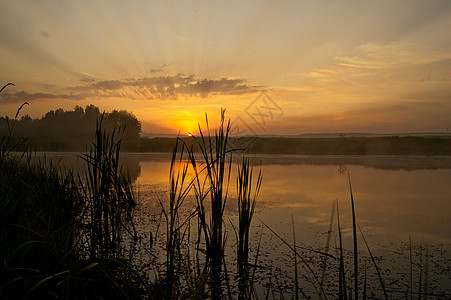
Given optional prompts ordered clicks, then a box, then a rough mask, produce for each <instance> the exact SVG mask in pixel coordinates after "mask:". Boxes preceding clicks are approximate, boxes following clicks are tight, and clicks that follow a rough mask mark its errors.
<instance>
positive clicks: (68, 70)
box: [0, 0, 451, 134]
mask: <svg viewBox="0 0 451 300" xmlns="http://www.w3.org/2000/svg"><path fill="white" fill-rule="evenodd" d="M450 28H451V2H450V1H447V0H443V1H437V0H432V1H420V0H411V1H406V0H404V1H353V0H343V1H316V0H315V1H313V0H306V1H222V2H219V1H148V0H145V1H144V0H143V1H106V0H99V1H25V0H3V1H2V2H1V3H0V40H1V43H0V65H1V70H2V71H1V72H0V77H1V78H0V83H2V84H6V83H7V82H13V83H14V84H15V86H14V87H11V86H10V87H8V88H7V89H6V90H5V91H4V92H3V93H2V94H0V112H1V114H2V115H5V114H8V115H9V116H11V115H14V114H15V111H16V109H17V108H18V106H19V105H20V104H21V103H22V102H24V101H27V102H29V103H30V106H29V107H26V109H25V110H24V113H27V114H29V115H30V116H32V117H39V116H41V115H43V114H45V112H47V111H48V110H50V109H56V108H59V107H61V108H63V109H73V108H74V107H75V105H81V106H85V105H87V104H91V103H92V104H95V105H97V106H99V107H100V108H101V109H102V110H107V111H108V110H112V109H126V110H129V111H131V112H133V113H134V114H135V115H136V116H137V117H138V119H140V120H141V121H142V124H143V131H145V132H151V133H177V132H178V131H180V132H182V133H188V132H190V131H193V130H195V128H196V124H197V122H202V121H203V120H204V113H205V112H207V113H209V115H210V117H211V118H212V119H213V120H215V119H217V117H218V116H219V111H220V108H221V107H226V108H227V115H228V116H229V117H230V118H231V119H232V121H233V122H234V124H235V125H236V128H237V132H241V133H243V134H299V133H308V132H374V133H388V132H418V131H446V130H447V128H449V127H451V121H450V120H451V118H450V116H451V35H450V34H449V29H450Z"/></svg>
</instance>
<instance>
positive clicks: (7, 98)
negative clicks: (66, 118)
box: [0, 91, 85, 103]
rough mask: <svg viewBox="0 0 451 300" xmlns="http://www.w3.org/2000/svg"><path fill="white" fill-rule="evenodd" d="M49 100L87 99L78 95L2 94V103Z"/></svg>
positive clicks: (0, 100)
mask: <svg viewBox="0 0 451 300" xmlns="http://www.w3.org/2000/svg"><path fill="white" fill-rule="evenodd" d="M48 99H65V100H83V99H85V97H84V96H82V95H76V94H49V93H27V92H25V91H21V92H17V93H9V92H3V93H1V94H0V103H21V102H25V101H27V102H32V101H40V100H48Z"/></svg>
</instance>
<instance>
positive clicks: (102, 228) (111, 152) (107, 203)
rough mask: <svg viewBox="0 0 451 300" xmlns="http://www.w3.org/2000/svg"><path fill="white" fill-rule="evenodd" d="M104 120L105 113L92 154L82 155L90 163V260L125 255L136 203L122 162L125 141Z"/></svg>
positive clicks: (88, 209)
mask: <svg viewBox="0 0 451 300" xmlns="http://www.w3.org/2000/svg"><path fill="white" fill-rule="evenodd" d="M102 121H103V115H102V116H101V118H100V120H98V121H97V123H96V132H95V141H94V142H93V143H92V148H91V151H90V153H89V154H84V155H83V156H81V158H82V159H83V160H84V161H85V162H86V164H87V171H86V188H85V189H84V194H85V197H86V199H88V203H87V206H86V212H85V222H86V226H87V227H88V228H89V235H88V239H87V243H88V248H89V253H88V255H89V257H90V259H96V258H98V257H101V258H119V257H121V256H122V249H121V234H122V231H123V229H124V228H127V227H128V226H126V225H125V223H124V222H128V223H129V224H132V219H131V215H130V209H131V207H132V206H133V205H134V204H135V198H134V194H133V189H132V183H131V181H130V179H129V177H127V175H125V174H124V172H122V168H121V165H120V163H119V154H120V147H121V141H120V140H117V139H116V131H115V130H113V132H112V133H111V134H109V133H107V132H105V130H104V129H103V128H102ZM132 228H133V227H132ZM133 234H134V236H136V232H133Z"/></svg>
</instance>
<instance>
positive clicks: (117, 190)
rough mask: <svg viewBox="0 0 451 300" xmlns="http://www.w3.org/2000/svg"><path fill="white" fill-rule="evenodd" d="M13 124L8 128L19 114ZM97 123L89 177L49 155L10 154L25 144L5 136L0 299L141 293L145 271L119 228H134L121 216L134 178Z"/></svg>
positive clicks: (0, 170)
mask: <svg viewBox="0 0 451 300" xmlns="http://www.w3.org/2000/svg"><path fill="white" fill-rule="evenodd" d="M21 108H22V106H21ZM19 111H20V109H19V110H18V113H19ZM16 117H17V115H16ZM8 126H10V127H9V128H10V129H9V130H10V132H11V131H12V130H13V128H14V120H11V124H10V125H8ZM97 129H98V132H97V134H96V138H97V143H96V142H94V143H93V151H92V152H91V154H90V155H86V160H87V163H88V173H87V174H88V176H87V178H85V179H82V176H80V175H78V174H74V173H73V172H72V171H70V170H69V171H65V170H63V169H61V168H59V167H58V166H57V165H55V164H53V163H52V162H51V161H49V162H47V161H45V160H44V161H38V162H32V161H33V160H32V153H31V152H29V151H25V152H24V153H23V155H21V156H11V155H10V154H11V152H12V150H15V149H18V148H25V149H27V148H28V147H27V145H26V144H25V141H22V142H21V143H20V144H10V139H9V137H8V136H7V137H4V138H3V139H2V140H1V143H0V146H1V147H0V149H1V153H0V154H1V155H0V191H1V194H0V258H1V262H0V264H1V267H0V298H1V299H23V298H25V299H102V298H103V299H128V298H140V297H141V296H142V295H144V288H145V284H143V281H140V280H141V279H142V277H140V276H139V275H138V274H137V273H136V272H135V271H134V269H133V268H132V267H131V265H130V264H129V263H128V262H127V261H126V260H125V259H124V257H125V256H124V253H123V252H122V251H121V250H122V249H121V247H120V245H119V244H120V241H119V240H120V237H121V235H120V233H119V232H122V231H124V230H123V229H124V228H127V229H128V230H129V228H131V227H130V224H127V225H125V222H126V221H127V220H126V219H124V215H126V212H127V211H128V210H129V208H130V205H128V206H127V205H124V203H130V202H131V201H133V197H132V196H133V195H132V194H131V193H130V182H129V181H127V180H126V179H125V178H126V176H125V175H123V174H122V173H121V172H120V171H119V169H118V167H117V166H118V161H117V159H118V155H119V147H117V145H118V144H117V143H116V142H115V141H114V135H108V134H105V132H103V131H102V129H101V121H100V123H99V125H98V128H97ZM99 140H100V141H103V144H99ZM93 153H95V154H93ZM94 155H96V156H94ZM92 159H93V160H94V161H92Z"/></svg>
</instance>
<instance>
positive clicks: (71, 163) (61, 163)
mask: <svg viewBox="0 0 451 300" xmlns="http://www.w3.org/2000/svg"><path fill="white" fill-rule="evenodd" d="M79 155H80V153H74V152H70V153H62V152H61V153H48V154H46V153H38V154H37V155H36V156H35V157H34V158H33V159H34V160H35V161H36V162H40V163H43V164H53V165H56V166H57V167H59V168H60V169H62V170H63V171H64V170H65V171H70V170H72V171H74V173H75V174H79V175H80V176H81V177H82V178H83V176H84V174H85V171H86V162H85V161H83V160H82V159H81V158H80V157H79ZM139 162H140V157H139V156H134V155H126V154H125V155H121V156H120V164H121V165H122V169H123V170H124V171H125V172H126V173H127V174H128V175H129V176H130V179H131V180H132V181H135V180H136V179H138V177H139V176H140V175H141V166H140V165H139Z"/></svg>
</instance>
